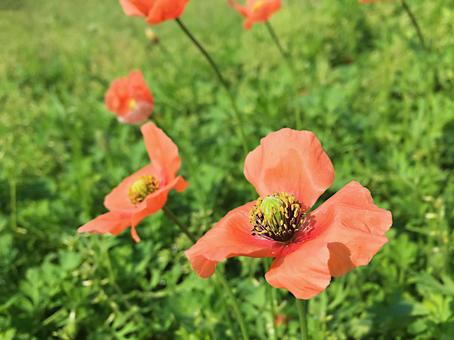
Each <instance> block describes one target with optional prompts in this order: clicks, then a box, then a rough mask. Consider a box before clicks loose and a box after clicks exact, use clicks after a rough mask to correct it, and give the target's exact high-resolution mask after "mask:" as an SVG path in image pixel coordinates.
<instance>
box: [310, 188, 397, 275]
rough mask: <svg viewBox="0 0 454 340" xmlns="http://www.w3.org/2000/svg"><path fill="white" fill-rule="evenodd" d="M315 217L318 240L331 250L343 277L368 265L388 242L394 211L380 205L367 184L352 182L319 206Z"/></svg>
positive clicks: (332, 261)
mask: <svg viewBox="0 0 454 340" xmlns="http://www.w3.org/2000/svg"><path fill="white" fill-rule="evenodd" d="M312 216H313V218H314V221H315V232H316V233H317V236H316V238H317V240H318V241H319V242H320V241H323V242H324V243H325V244H326V245H327V246H328V248H329V250H330V260H329V267H330V271H331V273H332V275H333V276H340V275H343V274H345V273H346V272H348V271H350V270H351V269H353V268H354V267H357V266H362V265H366V264H368V263H369V262H370V260H371V259H372V256H374V255H375V254H376V253H377V252H378V251H379V250H380V248H381V247H382V246H383V245H384V244H385V243H386V242H387V241H388V239H387V238H386V236H384V234H385V233H386V231H388V230H389V228H390V227H391V224H392V216H391V212H389V211H387V210H385V209H380V208H378V207H377V206H376V205H375V204H374V202H373V199H372V196H371V194H370V192H369V190H367V189H366V188H365V187H363V186H362V185H361V184H359V183H358V182H355V181H352V182H350V183H349V184H347V185H346V186H345V187H343V188H342V189H341V190H339V192H337V193H336V194H335V195H333V196H332V197H331V198H330V199H329V200H327V201H326V202H325V203H324V204H322V205H321V206H320V207H319V208H317V209H316V210H315V211H314V212H313V213H312Z"/></svg>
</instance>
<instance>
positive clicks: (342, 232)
mask: <svg viewBox="0 0 454 340" xmlns="http://www.w3.org/2000/svg"><path fill="white" fill-rule="evenodd" d="M244 174H245V176H246V178H247V179H248V181H249V182H250V183H251V184H252V185H253V186H254V187H255V189H256V190H257V192H258V194H259V195H260V197H259V198H258V199H257V200H256V201H253V202H249V203H246V204H245V205H243V206H241V207H239V208H236V209H233V210H232V211H230V212H229V213H228V214H227V215H226V216H225V217H224V218H222V219H221V220H220V221H219V222H218V223H217V224H216V225H215V226H214V227H213V228H212V229H211V230H209V231H208V232H207V233H206V234H205V235H204V236H203V237H202V238H200V239H199V240H198V241H197V243H196V244H195V245H193V246H192V247H191V248H190V249H189V250H187V251H186V256H187V257H188V259H189V261H190V262H191V265H192V267H193V268H194V270H195V271H196V272H197V274H198V275H199V276H201V277H203V278H207V277H209V276H211V275H212V274H213V273H214V271H215V269H216V265H217V263H218V262H219V261H222V260H224V259H227V258H230V257H235V256H249V257H272V258H274V261H273V264H272V266H271V268H270V269H269V271H268V272H267V273H266V276H265V277H266V280H267V281H268V283H269V284H271V285H272V286H273V287H276V288H285V289H288V290H289V291H290V292H291V293H293V295H294V296H295V297H297V298H299V299H309V298H311V297H313V296H315V295H317V294H319V293H320V292H322V291H323V290H324V289H325V288H326V287H327V286H328V285H329V283H330V281H331V277H332V276H335V277H337V276H340V275H343V274H345V273H347V272H348V271H350V270H352V269H353V268H355V267H357V266H361V265H366V264H368V263H369V261H370V260H371V259H372V256H373V255H374V254H375V253H377V252H378V250H379V249H380V248H381V247H382V246H383V245H384V244H385V243H386V242H387V238H386V237H385V236H384V234H385V232H386V231H387V230H388V229H389V228H390V227H391V224H392V217H391V213H390V212H389V211H387V210H384V209H380V208H378V207H377V206H376V205H375V204H374V202H373V200H372V197H371V195H370V193H369V191H368V190H367V189H366V188H365V187H363V186H361V185H360V184H359V183H357V182H354V181H352V182H350V183H348V184H347V185H346V186H345V187H343V188H342V189H341V190H339V191H338V192H337V193H336V194H334V195H333V196H332V197H331V198H330V199H328V200H327V201H326V202H325V203H323V204H322V205H321V206H320V207H318V208H316V209H315V210H312V211H311V210H310V208H311V207H312V206H313V205H314V203H315V202H316V201H317V199H318V197H319V196H320V195H321V194H322V193H323V192H324V191H325V190H326V189H327V188H328V187H329V186H330V185H331V184H332V182H333V179H334V168H333V166H332V163H331V161H330V159H329V157H328V156H327V154H326V153H325V152H324V150H323V148H322V146H321V144H320V142H319V141H318V139H317V138H316V137H315V135H314V134H313V133H312V132H309V131H295V130H291V129H282V130H279V131H277V132H274V133H271V134H269V135H268V136H266V137H265V138H263V139H262V141H261V144H260V146H258V147H257V148H256V149H255V150H253V151H252V152H251V153H249V155H248V156H247V158H246V161H245V167H244Z"/></svg>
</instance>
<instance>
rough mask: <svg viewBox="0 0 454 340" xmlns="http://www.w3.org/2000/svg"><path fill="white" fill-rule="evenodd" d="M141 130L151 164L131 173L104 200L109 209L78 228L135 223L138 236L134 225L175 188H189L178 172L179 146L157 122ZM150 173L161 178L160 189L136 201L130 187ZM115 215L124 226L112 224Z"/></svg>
mask: <svg viewBox="0 0 454 340" xmlns="http://www.w3.org/2000/svg"><path fill="white" fill-rule="evenodd" d="M142 134H143V137H144V140H145V145H146V148H147V151H148V153H149V157H150V160H151V164H148V165H146V166H144V167H143V168H142V169H140V170H139V171H137V172H135V173H134V174H132V175H131V176H128V177H127V178H125V179H124V180H123V181H122V182H121V183H120V184H119V185H118V186H117V187H116V188H114V189H113V190H112V191H111V192H110V193H109V194H108V195H107V196H106V198H105V200H104V205H105V207H106V208H107V209H108V210H109V211H110V213H108V214H105V215H103V216H105V217H104V218H100V217H98V218H97V219H95V220H93V221H92V222H89V223H88V224H86V225H85V226H83V227H82V228H80V229H79V231H80V232H84V231H89V232H98V233H111V234H114V235H116V234H118V233H119V232H121V231H122V230H124V229H126V228H127V227H129V226H130V227H132V229H131V233H133V238H134V239H138V236H137V234H136V233H135V227H136V226H137V225H138V224H139V223H140V221H141V220H142V219H144V218H145V217H147V216H148V215H151V214H153V213H155V212H157V211H158V210H160V209H162V207H164V205H165V204H166V202H167V197H168V195H169V192H170V191H171V190H172V189H175V190H177V191H179V192H181V191H184V190H185V189H186V187H187V185H188V184H187V182H186V181H185V180H184V178H183V177H181V176H177V172H178V170H179V169H180V164H181V162H180V158H179V155H178V148H177V146H176V145H175V144H174V143H173V142H172V140H171V139H170V138H169V137H168V136H167V135H166V134H165V133H164V132H163V131H162V130H161V129H159V128H158V127H157V126H156V125H155V124H154V123H151V122H149V123H147V124H145V125H143V126H142ZM149 175H151V176H153V177H155V178H156V179H157V180H158V181H159V188H158V190H156V191H155V192H153V193H152V194H149V195H148V196H146V197H145V199H144V200H143V201H142V202H140V203H138V204H133V203H132V202H131V200H130V198H129V188H130V187H131V185H132V184H133V183H134V182H135V181H136V180H138V179H139V178H141V177H143V176H149ZM109 214H110V215H109ZM112 214H113V215H112ZM106 215H108V216H106ZM114 216H117V217H118V216H121V223H120V222H119V223H120V224H119V225H121V228H122V229H121V228H120V227H119V225H114V224H113V223H114ZM120 229H121V230H120ZM112 231H114V232H112ZM117 231H118V232H117ZM134 234H135V235H134Z"/></svg>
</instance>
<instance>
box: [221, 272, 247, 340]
mask: <svg viewBox="0 0 454 340" xmlns="http://www.w3.org/2000/svg"><path fill="white" fill-rule="evenodd" d="M216 276H217V278H218V281H219V282H220V284H221V286H222V287H223V288H224V290H225V292H226V293H227V295H228V297H229V300H230V302H231V304H232V309H233V313H234V314H235V318H236V320H237V322H238V324H239V326H240V331H241V335H242V337H243V340H249V334H248V331H247V328H246V324H245V323H244V318H243V317H242V315H241V311H240V307H239V305H238V301H237V299H236V298H235V294H234V293H233V291H232V288H231V287H230V285H229V284H228V282H227V280H226V279H225V277H224V275H223V274H222V273H221V272H218V273H217V274H216Z"/></svg>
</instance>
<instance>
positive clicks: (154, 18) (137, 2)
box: [120, 0, 189, 25]
mask: <svg viewBox="0 0 454 340" xmlns="http://www.w3.org/2000/svg"><path fill="white" fill-rule="evenodd" d="M188 2H189V0H120V5H121V7H122V8H123V11H124V12H125V14H126V15H129V16H140V17H145V20H146V22H148V23H149V24H150V25H156V24H159V23H161V22H163V21H166V20H172V19H176V18H178V17H179V16H180V15H181V14H182V13H183V11H184V9H185V7H186V5H187V3H188Z"/></svg>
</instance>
